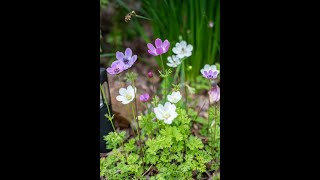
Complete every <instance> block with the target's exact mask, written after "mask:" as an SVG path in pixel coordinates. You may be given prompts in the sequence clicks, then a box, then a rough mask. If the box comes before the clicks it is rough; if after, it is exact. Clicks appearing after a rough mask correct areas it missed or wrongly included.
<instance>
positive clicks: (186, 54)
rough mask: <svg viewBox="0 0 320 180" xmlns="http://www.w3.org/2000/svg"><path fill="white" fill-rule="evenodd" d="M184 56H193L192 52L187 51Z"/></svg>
mask: <svg viewBox="0 0 320 180" xmlns="http://www.w3.org/2000/svg"><path fill="white" fill-rule="evenodd" d="M184 55H185V56H186V57H190V56H191V55H192V53H191V52H190V51H187V52H186V53H184Z"/></svg>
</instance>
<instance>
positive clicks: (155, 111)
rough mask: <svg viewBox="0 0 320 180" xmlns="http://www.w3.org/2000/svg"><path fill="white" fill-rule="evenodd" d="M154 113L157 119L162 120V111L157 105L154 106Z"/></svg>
mask: <svg viewBox="0 0 320 180" xmlns="http://www.w3.org/2000/svg"><path fill="white" fill-rule="evenodd" d="M154 113H155V114H156V117H157V119H160V120H163V116H162V112H161V111H160V109H159V107H156V108H154Z"/></svg>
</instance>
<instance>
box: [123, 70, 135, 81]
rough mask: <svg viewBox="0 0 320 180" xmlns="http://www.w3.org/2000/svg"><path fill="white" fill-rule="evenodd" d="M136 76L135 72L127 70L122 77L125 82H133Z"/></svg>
mask: <svg viewBox="0 0 320 180" xmlns="http://www.w3.org/2000/svg"><path fill="white" fill-rule="evenodd" d="M137 77H138V74H137V73H135V72H127V73H126V76H125V78H124V79H125V80H126V81H127V82H134V81H135V80H136V79H137Z"/></svg>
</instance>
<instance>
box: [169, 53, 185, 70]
mask: <svg viewBox="0 0 320 180" xmlns="http://www.w3.org/2000/svg"><path fill="white" fill-rule="evenodd" d="M167 60H168V61H169V62H168V63H167V65H168V66H169V67H174V68H175V67H177V66H179V65H180V64H181V62H182V61H181V59H179V58H178V57H177V56H175V55H172V56H171V57H170V56H169V57H168V58H167Z"/></svg>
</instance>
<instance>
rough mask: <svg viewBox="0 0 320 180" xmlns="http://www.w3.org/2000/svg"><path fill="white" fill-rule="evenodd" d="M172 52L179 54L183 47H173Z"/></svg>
mask: <svg viewBox="0 0 320 180" xmlns="http://www.w3.org/2000/svg"><path fill="white" fill-rule="evenodd" d="M172 52H173V53H175V54H179V53H180V52H181V49H180V50H179V49H178V48H176V47H174V48H172Z"/></svg>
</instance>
